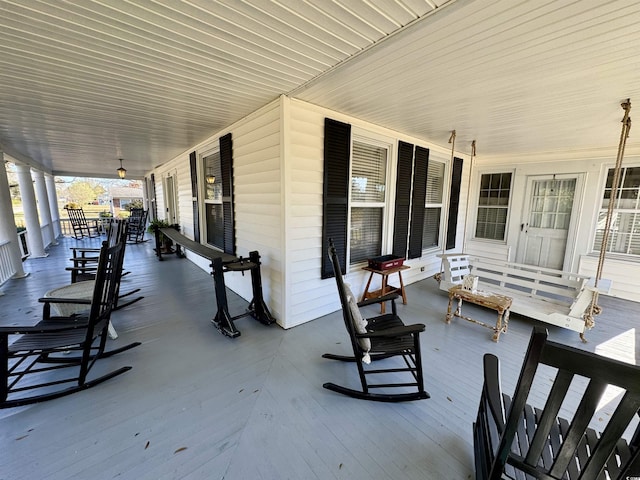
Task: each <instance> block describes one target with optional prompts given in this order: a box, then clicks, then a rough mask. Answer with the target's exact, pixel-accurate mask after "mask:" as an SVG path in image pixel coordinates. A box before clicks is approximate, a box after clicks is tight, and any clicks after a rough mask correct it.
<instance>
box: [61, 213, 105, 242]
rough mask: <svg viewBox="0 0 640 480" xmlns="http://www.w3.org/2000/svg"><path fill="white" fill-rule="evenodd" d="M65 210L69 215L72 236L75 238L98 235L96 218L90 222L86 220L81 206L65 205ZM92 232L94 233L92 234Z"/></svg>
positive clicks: (98, 228) (98, 229)
mask: <svg viewBox="0 0 640 480" xmlns="http://www.w3.org/2000/svg"><path fill="white" fill-rule="evenodd" d="M65 210H66V211H67V215H69V222H70V223H71V228H73V236H74V237H76V239H78V240H79V239H81V238H83V237H98V236H100V225H99V224H98V220H92V221H91V223H89V222H87V218H86V217H85V216H84V211H83V210H82V207H81V208H70V207H65ZM92 233H95V235H92Z"/></svg>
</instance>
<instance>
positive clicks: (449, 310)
mask: <svg viewBox="0 0 640 480" xmlns="http://www.w3.org/2000/svg"><path fill="white" fill-rule="evenodd" d="M451 303H453V295H452V294H449V305H448V306H447V316H446V317H445V318H444V321H445V322H446V323H451V317H452V315H451Z"/></svg>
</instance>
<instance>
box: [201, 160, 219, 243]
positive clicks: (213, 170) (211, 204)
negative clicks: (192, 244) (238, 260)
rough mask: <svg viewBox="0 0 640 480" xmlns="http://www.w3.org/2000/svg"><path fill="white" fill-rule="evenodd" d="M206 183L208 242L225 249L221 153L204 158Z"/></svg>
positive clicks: (203, 165)
mask: <svg viewBox="0 0 640 480" xmlns="http://www.w3.org/2000/svg"><path fill="white" fill-rule="evenodd" d="M202 170H203V177H204V182H202V184H203V185H204V187H203V189H204V207H205V228H206V232H207V237H206V242H207V243H208V244H209V245H212V246H214V247H217V248H219V249H223V247H224V213H223V208H222V182H221V180H222V169H221V163H220V151H219V150H216V151H213V152H210V153H208V154H206V155H205V156H203V157H202Z"/></svg>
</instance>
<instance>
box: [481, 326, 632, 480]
mask: <svg viewBox="0 0 640 480" xmlns="http://www.w3.org/2000/svg"><path fill="white" fill-rule="evenodd" d="M536 377H537V378H539V380H536ZM549 379H551V381H552V382H553V384H552V385H551V386H550V389H549V394H548V395H547V397H546V400H545V405H544V408H543V409H542V410H540V409H538V408H533V407H531V406H529V404H528V403H527V402H529V401H530V400H529V399H530V398H531V397H532V396H533V394H531V395H530V393H532V391H535V395H536V396H538V397H539V395H540V391H539V390H540V389H543V388H544V387H545V386H547V385H549ZM534 381H536V382H540V383H536V384H535V385H537V387H536V388H534V389H532V388H531V387H532V384H534ZM581 383H584V384H586V385H584V386H582V385H581ZM609 385H612V386H615V387H618V388H619V389H620V390H622V393H621V394H620V399H619V402H618V403H617V404H616V405H617V407H616V409H615V412H614V413H613V414H612V415H611V416H608V415H598V418H597V422H598V428H599V429H600V425H602V427H604V428H603V430H602V433H601V434H598V433H597V432H596V431H595V430H593V429H591V428H589V423H590V422H591V421H592V418H593V417H594V416H595V414H596V413H597V412H596V411H597V408H598V405H599V404H600V402H601V401H602V400H603V397H606V395H605V390H606V389H607V386H609ZM570 387H571V389H572V390H578V391H582V392H583V393H582V398H581V399H580V403H579V404H578V406H577V407H576V408H575V409H574V408H571V407H570V406H568V405H567V403H571V402H566V401H565V396H566V395H567V392H568V391H569V389H570ZM616 393H617V392H616ZM538 401H540V400H539V399H538ZM610 401H616V400H615V399H613V400H610ZM561 407H563V409H565V410H571V411H572V415H573V418H572V419H569V420H565V419H563V418H560V417H558V413H559V411H560V408H561ZM639 408H640V367H639V366H636V365H631V364H626V363H623V362H619V361H617V360H613V359H609V358H605V357H601V356H598V355H596V354H594V353H591V352H586V351H582V350H578V349H576V348H573V347H569V346H566V345H561V344H558V343H554V342H551V341H548V340H547V332H546V330H545V329H544V328H542V327H536V328H535V329H534V331H533V334H532V336H531V340H530V343H529V348H528V350H527V353H526V356H525V360H524V363H523V365H522V370H521V372H520V378H519V380H518V384H517V386H516V390H515V394H514V396H513V399H511V398H509V397H508V396H507V395H504V394H503V393H502V391H501V388H500V372H499V363H498V358H497V357H495V356H494V355H491V354H486V355H485V356H484V386H483V389H482V396H481V400H480V407H479V409H478V417H477V420H476V422H475V423H474V428H473V436H474V447H475V463H476V479H477V480H481V479H482V480H484V479H490V480H497V479H504V478H509V479H526V480H529V479H544V480H554V479H570V480H595V479H610V480H629V479H632V478H640V425H638V427H637V428H636V430H635V434H634V435H633V437H632V439H631V441H630V442H629V443H627V441H626V440H625V439H623V438H622V435H623V434H624V432H625V430H627V429H628V428H629V427H630V426H633V423H632V422H633V421H634V417H635V416H636V413H637V412H638V409H639Z"/></svg>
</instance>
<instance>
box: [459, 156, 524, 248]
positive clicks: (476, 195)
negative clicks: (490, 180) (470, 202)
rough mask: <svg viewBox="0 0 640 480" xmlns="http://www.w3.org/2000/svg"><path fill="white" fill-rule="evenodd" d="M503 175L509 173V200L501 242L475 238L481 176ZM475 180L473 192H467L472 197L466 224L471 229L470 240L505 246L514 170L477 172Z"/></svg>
mask: <svg viewBox="0 0 640 480" xmlns="http://www.w3.org/2000/svg"><path fill="white" fill-rule="evenodd" d="M504 173H510V174H511V185H510V187H509V200H508V203H507V206H506V208H507V214H506V218H505V227H504V238H503V239H502V240H496V239H492V238H484V237H478V236H476V228H477V224H478V210H479V208H480V207H481V205H480V190H481V186H482V176H483V175H500V174H504ZM474 178H475V182H474V186H473V192H469V195H473V197H472V198H473V199H474V205H475V206H474V208H473V210H472V211H470V212H469V217H470V218H469V224H468V228H470V229H472V230H471V238H472V239H473V240H474V241H478V242H490V243H494V244H500V245H506V243H507V236H508V232H509V222H510V219H511V213H512V210H513V190H514V189H513V186H514V183H515V178H516V172H515V170H514V169H505V168H492V169H486V170H478V171H477V172H476V174H475V176H474Z"/></svg>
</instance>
